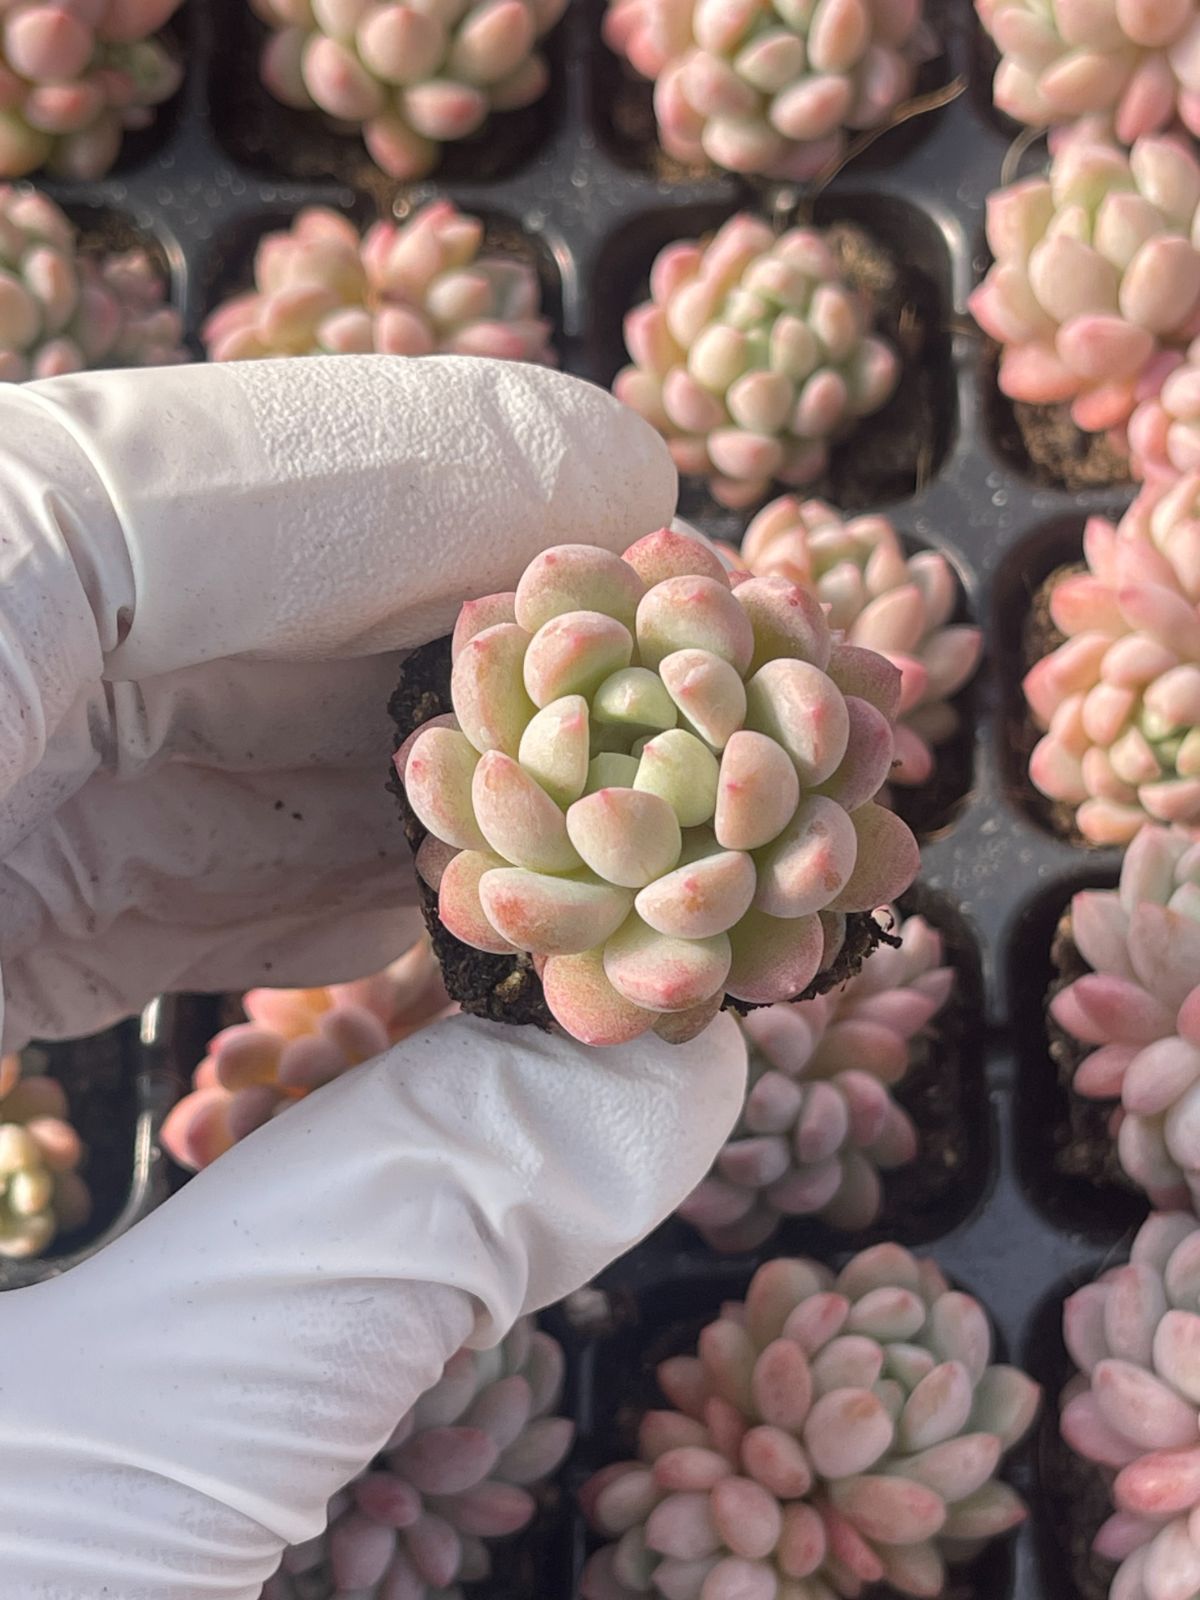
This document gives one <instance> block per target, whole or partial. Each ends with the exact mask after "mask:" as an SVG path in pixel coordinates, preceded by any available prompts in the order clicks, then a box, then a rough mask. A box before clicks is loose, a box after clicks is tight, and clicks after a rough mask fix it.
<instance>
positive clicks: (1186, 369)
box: [1128, 339, 1200, 488]
mask: <svg viewBox="0 0 1200 1600" xmlns="http://www.w3.org/2000/svg"><path fill="white" fill-rule="evenodd" d="M1145 387H1146V389H1147V391H1148V392H1147V394H1146V397H1145V398H1144V399H1142V400H1141V401H1140V402H1139V404H1138V405H1137V407H1136V408H1135V410H1134V413H1133V415H1132V416H1131V417H1130V419H1129V428H1128V443H1129V455H1130V466H1131V468H1132V471H1133V475H1134V477H1135V478H1144V479H1145V480H1146V482H1147V483H1148V484H1150V485H1154V486H1160V487H1166V488H1170V487H1171V485H1172V484H1173V483H1174V481H1175V479H1176V478H1178V477H1180V476H1181V475H1183V476H1188V475H1190V474H1192V473H1195V472H1200V339H1193V340H1192V342H1191V344H1190V345H1189V346H1188V347H1187V350H1186V351H1184V352H1180V351H1171V352H1168V353H1166V354H1164V355H1163V357H1162V358H1161V360H1160V361H1159V362H1158V364H1157V370H1152V371H1151V372H1150V373H1149V374H1148V375H1147V383H1146V385H1145Z"/></svg>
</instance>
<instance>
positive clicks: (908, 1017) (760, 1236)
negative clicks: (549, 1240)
mask: <svg viewBox="0 0 1200 1600" xmlns="http://www.w3.org/2000/svg"><path fill="white" fill-rule="evenodd" d="M893 920H894V924H895V930H896V933H897V934H898V935H899V938H900V943H899V946H898V947H896V946H894V945H890V944H882V945H879V946H878V947H877V948H876V949H875V950H874V951H872V953H871V954H870V955H869V956H868V957H867V959H866V961H865V962H864V963H863V965H862V968H861V969H860V971H859V972H858V973H857V974H856V975H855V976H854V977H853V978H851V979H850V980H849V981H848V982H847V983H845V984H843V985H842V987H841V988H840V989H837V990H831V991H830V992H829V993H827V994H824V995H819V996H817V997H815V998H814V999H812V1000H805V1001H802V1002H801V1003H800V1004H799V1005H774V1006H767V1007H764V1008H763V1009H762V1010H759V1011H752V1012H751V1013H750V1015H749V1016H748V1017H746V1018H745V1019H744V1021H743V1023H742V1028H743V1030H744V1032H745V1034H746V1038H747V1041H748V1044H749V1048H750V1078H749V1086H748V1089H747V1094H746V1102H745V1105H744V1106H743V1108H742V1114H741V1117H740V1119H739V1121H738V1125H737V1127H736V1128H735V1129H734V1131H733V1133H732V1134H731V1136H730V1138H729V1141H728V1143H727V1144H726V1145H725V1147H724V1149H723V1150H722V1151H721V1153H720V1154H719V1155H718V1157H717V1160H716V1165H715V1166H714V1168H713V1171H712V1172H711V1173H710V1174H709V1176H708V1177H707V1178H706V1179H705V1180H704V1182H703V1183H702V1184H701V1185H700V1187H699V1188H698V1189H697V1190H696V1191H695V1192H694V1193H693V1194H692V1195H691V1196H690V1197H689V1198H688V1199H687V1200H686V1201H684V1203H683V1205H682V1206H681V1207H680V1208H679V1214H680V1215H681V1216H683V1217H686V1218H687V1220H688V1221H689V1222H691V1223H692V1224H693V1226H694V1227H696V1228H698V1229H699V1231H700V1232H701V1234H702V1235H703V1236H704V1238H705V1240H706V1241H707V1242H708V1243H709V1244H710V1245H712V1246H713V1247H714V1248H715V1249H717V1250H755V1249H757V1248H758V1247H759V1246H760V1245H762V1244H765V1243H766V1241H767V1240H768V1239H769V1238H770V1237H771V1235H772V1234H773V1233H774V1232H775V1231H776V1229H777V1228H778V1227H779V1224H780V1222H781V1221H782V1219H783V1218H785V1217H789V1216H811V1215H814V1214H815V1215H819V1216H821V1217H823V1218H824V1219H825V1221H827V1222H829V1223H830V1224H831V1225H832V1226H834V1227H836V1228H844V1229H847V1230H853V1229H859V1228H866V1227H869V1226H870V1224H871V1223H872V1222H874V1221H875V1219H876V1217H877V1216H878V1215H879V1209H880V1206H881V1204H882V1200H883V1192H882V1186H881V1184H880V1180H879V1174H880V1172H881V1171H884V1172H886V1171H890V1170H891V1169H892V1168H894V1167H900V1166H903V1165H905V1164H906V1163H907V1162H909V1161H911V1160H912V1159H913V1157H914V1156H915V1155H916V1153H917V1129H916V1128H915V1127H914V1125H913V1123H912V1120H911V1118H910V1117H909V1116H908V1113H907V1112H906V1111H904V1110H903V1108H902V1107H901V1106H899V1105H898V1104H897V1103H896V1101H895V1100H894V1099H893V1098H892V1095H891V1092H890V1091H891V1090H892V1089H893V1088H894V1087H895V1086H896V1084H898V1083H899V1082H900V1080H901V1079H902V1078H903V1077H904V1075H905V1073H906V1072H907V1071H908V1068H909V1065H910V1048H911V1041H912V1040H913V1039H914V1038H915V1037H916V1036H917V1035H919V1034H920V1033H921V1032H922V1030H923V1029H925V1028H926V1027H927V1026H928V1024H929V1023H930V1022H931V1021H932V1019H933V1018H934V1017H935V1016H936V1015H937V1013H938V1012H939V1011H940V1010H941V1009H942V1007H943V1006H944V1005H945V1003H946V1001H947V999H948V998H949V996H950V992H951V989H952V988H953V986H954V969H953V967H948V966H944V965H943V964H942V939H941V935H940V934H939V933H938V932H937V930H936V929H935V928H933V927H931V926H930V924H929V923H928V922H926V920H925V918H924V917H919V916H914V917H907V918H905V919H904V920H903V921H901V920H900V918H899V917H898V916H895V915H894V917H893Z"/></svg>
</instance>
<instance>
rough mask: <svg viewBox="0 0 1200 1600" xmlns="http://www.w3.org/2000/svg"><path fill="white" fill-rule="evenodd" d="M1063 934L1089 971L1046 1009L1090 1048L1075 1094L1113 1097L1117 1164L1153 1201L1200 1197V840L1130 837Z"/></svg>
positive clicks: (1161, 834) (1173, 834)
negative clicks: (1115, 868) (1108, 878)
mask: <svg viewBox="0 0 1200 1600" xmlns="http://www.w3.org/2000/svg"><path fill="white" fill-rule="evenodd" d="M1071 936H1072V938H1073V940H1074V942H1075V945H1076V947H1077V948H1078V950H1079V952H1080V954H1081V955H1082V956H1083V958H1084V960H1085V961H1086V962H1087V963H1088V965H1089V966H1090V967H1091V968H1092V970H1091V972H1089V973H1085V974H1084V975H1083V976H1082V977H1080V978H1077V979H1076V980H1075V981H1074V983H1071V984H1069V985H1068V986H1067V987H1066V988H1065V989H1062V990H1060V991H1059V993H1058V994H1056V995H1055V996H1054V998H1053V1000H1052V1001H1051V1003H1050V1012H1051V1015H1052V1016H1053V1018H1054V1020H1055V1021H1056V1022H1057V1023H1058V1025H1059V1027H1061V1028H1063V1029H1065V1031H1066V1032H1067V1033H1068V1034H1070V1035H1071V1037H1072V1038H1073V1039H1075V1040H1077V1041H1078V1042H1079V1043H1080V1044H1083V1045H1087V1046H1090V1047H1091V1049H1090V1051H1089V1053H1088V1054H1087V1055H1085V1056H1084V1058H1083V1060H1082V1061H1081V1063H1080V1065H1079V1067H1078V1069H1077V1071H1076V1073H1075V1079H1074V1087H1075V1089H1076V1091H1077V1092H1078V1093H1079V1094H1083V1095H1087V1096H1088V1097H1089V1098H1092V1099H1098V1100H1119V1101H1120V1107H1119V1110H1118V1114H1117V1116H1116V1117H1115V1119H1114V1126H1115V1130H1116V1138H1117V1152H1118V1155H1119V1156H1120V1160H1121V1165H1122V1166H1123V1167H1124V1169H1125V1171H1126V1172H1127V1173H1128V1174H1129V1176H1130V1177H1131V1178H1132V1179H1133V1181H1134V1182H1135V1183H1137V1184H1140V1185H1141V1187H1142V1188H1143V1189H1145V1190H1146V1192H1147V1193H1148V1194H1149V1196H1150V1198H1151V1200H1152V1201H1153V1202H1154V1204H1155V1205H1160V1206H1172V1205H1179V1204H1193V1203H1195V1199H1196V1198H1197V1197H1200V842H1197V839H1196V837H1195V836H1194V834H1193V833H1191V832H1189V831H1187V830H1184V829H1182V828H1157V827H1148V828H1145V829H1143V830H1142V832H1141V833H1139V834H1138V836H1137V837H1136V838H1135V839H1134V841H1133V843H1132V844H1131V845H1130V846H1129V849H1128V850H1127V851H1126V853H1125V858H1124V861H1123V862H1122V866H1121V883H1120V888H1119V889H1117V890H1094V889H1089V890H1084V891H1083V892H1082V893H1079V894H1077V895H1075V897H1074V898H1073V900H1072V901H1071Z"/></svg>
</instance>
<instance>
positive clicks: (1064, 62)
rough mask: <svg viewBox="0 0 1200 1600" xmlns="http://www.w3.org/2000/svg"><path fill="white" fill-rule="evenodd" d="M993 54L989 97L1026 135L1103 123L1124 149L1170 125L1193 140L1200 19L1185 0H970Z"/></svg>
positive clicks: (1197, 122) (1199, 113) (1199, 112)
mask: <svg viewBox="0 0 1200 1600" xmlns="http://www.w3.org/2000/svg"><path fill="white" fill-rule="evenodd" d="M975 5H976V9H977V11H978V13H979V17H980V20H981V21H982V23H983V25H984V27H985V28H986V29H987V31H988V33H990V34H991V36H992V38H993V39H994V40H995V43H996V47H997V49H998V50H999V51H1000V64H999V66H998V67H997V68H996V77H995V82H994V84H993V88H992V96H993V99H994V100H995V102H996V105H997V106H998V107H999V108H1000V110H1001V111H1005V112H1007V113H1008V115H1009V116H1010V117H1015V118H1016V119H1017V120H1018V121H1019V122H1027V123H1029V124H1030V125H1031V126H1033V127H1038V128H1043V127H1054V126H1056V125H1059V124H1063V123H1071V122H1074V121H1075V120H1076V119H1077V118H1079V117H1097V118H1103V119H1104V120H1105V122H1106V123H1107V124H1108V125H1110V126H1111V127H1112V129H1113V131H1114V132H1115V133H1116V136H1117V138H1118V139H1120V141H1121V143H1122V144H1132V143H1133V141H1134V140H1135V139H1138V138H1141V136H1142V135H1143V134H1147V133H1159V132H1161V131H1162V130H1163V129H1164V128H1166V127H1168V126H1169V125H1170V124H1171V123H1172V122H1173V121H1175V119H1176V118H1178V119H1179V121H1180V122H1182V123H1183V125H1184V126H1185V127H1186V128H1187V129H1188V130H1189V131H1190V132H1192V133H1194V134H1200V17H1197V14H1196V8H1195V6H1194V5H1193V4H1192V0H1102V3H1100V4H1098V5H1072V4H1070V3H1067V4H1063V3H1062V0H1059V3H1057V4H1051V3H1047V0H975Z"/></svg>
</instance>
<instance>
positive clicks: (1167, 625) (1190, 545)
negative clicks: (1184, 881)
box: [1024, 476, 1200, 844]
mask: <svg viewBox="0 0 1200 1600" xmlns="http://www.w3.org/2000/svg"><path fill="white" fill-rule="evenodd" d="M1198 492H1200V477H1198V476H1192V477H1189V478H1186V479H1183V480H1181V481H1180V483H1179V484H1177V485H1176V487H1175V488H1174V489H1173V490H1171V491H1170V493H1169V494H1168V495H1166V496H1165V497H1162V498H1159V499H1150V500H1146V501H1142V502H1141V503H1139V504H1136V505H1135V506H1134V508H1133V509H1132V510H1131V511H1130V512H1129V513H1128V514H1127V515H1126V517H1125V518H1124V519H1123V520H1122V522H1121V525H1120V527H1119V528H1114V527H1113V525H1112V524H1111V523H1109V522H1105V521H1104V520H1103V519H1102V518H1099V517H1093V518H1092V519H1091V520H1090V521H1089V522H1088V524H1087V527H1086V529H1085V530H1084V539H1083V553H1084V558H1085V561H1086V570H1085V571H1083V572H1080V573H1072V574H1070V575H1068V576H1066V577H1064V578H1062V579H1060V580H1059V581H1058V582H1057V583H1055V584H1054V586H1053V588H1052V590H1051V594H1050V615H1051V617H1052V619H1053V621H1054V623H1055V626H1056V627H1058V628H1059V629H1060V631H1061V632H1062V633H1064V634H1066V636H1067V637H1066V641H1065V643H1063V644H1061V645H1059V646H1058V648H1057V649H1055V650H1053V651H1052V652H1051V653H1050V654H1049V655H1047V656H1044V657H1043V658H1042V659H1041V660H1040V661H1038V662H1037V663H1035V665H1034V666H1033V667H1031V668H1030V670H1029V672H1028V673H1027V674H1026V676H1025V684H1024V688H1025V697H1026V699H1027V700H1028V702H1029V707H1030V710H1031V711H1032V713H1033V716H1034V718H1035V720H1036V721H1037V723H1038V725H1039V726H1040V727H1042V728H1045V729H1046V730H1047V732H1046V734H1045V737H1044V738H1042V739H1041V740H1040V741H1039V743H1038V744H1037V746H1036V748H1035V749H1034V751H1033V754H1032V756H1031V757H1030V761H1029V776H1030V778H1031V779H1032V780H1033V782H1034V784H1036V786H1037V787H1038V788H1039V789H1040V790H1041V791H1042V793H1043V794H1045V795H1048V796H1050V797H1051V798H1052V799H1055V800H1059V801H1062V802H1064V803H1065V804H1067V805H1071V806H1074V807H1075V808H1076V809H1075V822H1076V825H1077V827H1078V828H1079V831H1080V832H1081V833H1082V834H1083V836H1084V838H1085V839H1087V840H1089V841H1090V842H1091V843H1093V844H1126V843H1128V841H1129V840H1130V839H1132V838H1133V836H1134V834H1135V833H1137V831H1138V829H1139V828H1140V827H1141V826H1142V825H1143V823H1145V822H1146V821H1148V820H1150V819H1154V820H1156V821H1160V822H1180V823H1195V822H1197V821H1200V613H1198V610H1197V605H1198V602H1200V521H1197V520H1196V517H1195V514H1194V509H1195V503H1196V497H1197V493H1198Z"/></svg>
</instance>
